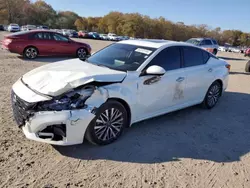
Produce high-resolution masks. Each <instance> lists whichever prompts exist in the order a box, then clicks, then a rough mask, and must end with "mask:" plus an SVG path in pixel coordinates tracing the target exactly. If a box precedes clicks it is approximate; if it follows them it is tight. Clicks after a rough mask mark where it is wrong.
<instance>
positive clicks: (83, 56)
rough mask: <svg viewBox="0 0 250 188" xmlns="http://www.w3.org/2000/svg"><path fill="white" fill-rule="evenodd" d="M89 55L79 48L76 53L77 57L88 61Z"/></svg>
mask: <svg viewBox="0 0 250 188" xmlns="http://www.w3.org/2000/svg"><path fill="white" fill-rule="evenodd" d="M87 55H88V53H87V50H86V49H85V48H79V49H78V50H77V51H76V56H77V57H78V58H79V59H82V60H84V59H86V57H87Z"/></svg>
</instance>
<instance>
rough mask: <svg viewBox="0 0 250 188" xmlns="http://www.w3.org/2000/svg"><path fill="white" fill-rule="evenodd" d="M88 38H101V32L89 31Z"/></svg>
mask: <svg viewBox="0 0 250 188" xmlns="http://www.w3.org/2000/svg"><path fill="white" fill-rule="evenodd" d="M88 38H90V39H101V38H100V35H99V33H97V32H89V33H88Z"/></svg>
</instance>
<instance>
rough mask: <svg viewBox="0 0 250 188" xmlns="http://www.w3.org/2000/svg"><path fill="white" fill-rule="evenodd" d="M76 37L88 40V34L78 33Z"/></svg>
mask: <svg viewBox="0 0 250 188" xmlns="http://www.w3.org/2000/svg"><path fill="white" fill-rule="evenodd" d="M78 37H79V38H88V33H87V32H85V31H79V32H78Z"/></svg>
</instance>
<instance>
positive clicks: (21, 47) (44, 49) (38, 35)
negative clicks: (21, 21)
mask: <svg viewBox="0 0 250 188" xmlns="http://www.w3.org/2000/svg"><path fill="white" fill-rule="evenodd" d="M2 48H4V49H6V50H8V51H10V52H12V53H17V54H20V55H23V56H24V57H26V58H28V59H35V58H36V57H37V56H55V55H63V56H76V57H79V58H81V59H84V58H86V57H87V56H89V55H90V54H91V47H90V46H89V45H88V44H85V43H80V42H76V41H73V40H71V39H69V38H67V37H65V36H63V35H62V34H59V33H56V32H53V31H49V30H33V31H22V32H18V33H15V34H11V35H7V36H5V38H4V40H3V41H2Z"/></svg>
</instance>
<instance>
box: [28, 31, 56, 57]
mask: <svg viewBox="0 0 250 188" xmlns="http://www.w3.org/2000/svg"><path fill="white" fill-rule="evenodd" d="M52 43H53V41H52V37H51V35H50V33H49V32H37V33H35V34H34V35H33V36H32V45H34V46H35V47H36V48H37V49H38V51H39V54H40V55H51V54H52V50H53V46H52Z"/></svg>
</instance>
